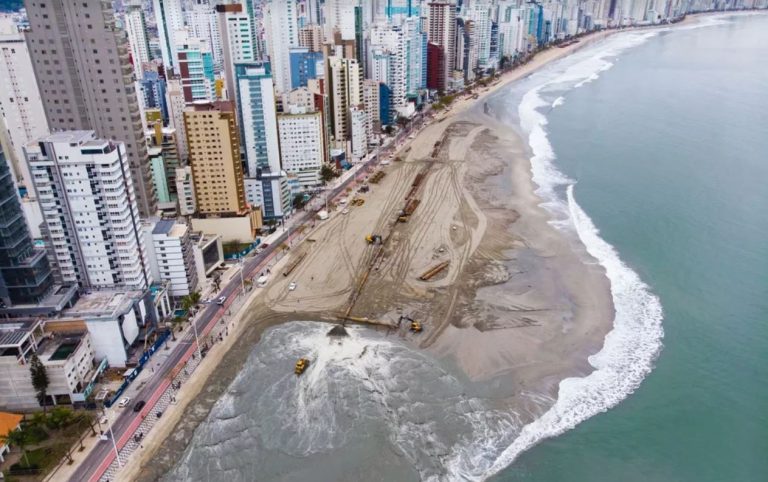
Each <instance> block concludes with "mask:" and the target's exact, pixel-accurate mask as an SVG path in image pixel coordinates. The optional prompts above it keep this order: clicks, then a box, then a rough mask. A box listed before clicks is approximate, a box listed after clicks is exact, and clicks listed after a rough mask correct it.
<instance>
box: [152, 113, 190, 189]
mask: <svg viewBox="0 0 768 482" xmlns="http://www.w3.org/2000/svg"><path fill="white" fill-rule="evenodd" d="M145 135H146V138H147V146H150V147H154V148H159V149H160V153H161V155H162V157H163V167H164V172H163V176H164V177H165V180H166V184H167V186H168V194H169V200H167V201H165V202H170V200H172V199H175V197H176V169H178V168H179V167H181V159H180V158H179V149H178V145H179V143H178V141H177V133H176V129H174V128H173V127H163V123H162V122H160V121H155V122H154V124H151V125H150V126H149V129H147V131H146V132H145ZM153 168H154V166H153ZM153 175H154V173H153ZM158 201H160V196H159V194H158Z"/></svg>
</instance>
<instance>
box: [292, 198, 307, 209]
mask: <svg viewBox="0 0 768 482" xmlns="http://www.w3.org/2000/svg"><path fill="white" fill-rule="evenodd" d="M306 204H307V202H306V201H305V200H304V195H303V194H300V195H298V196H296V197H295V198H293V209H295V210H297V211H299V210H301V209H303V208H304V206H305V205H306Z"/></svg>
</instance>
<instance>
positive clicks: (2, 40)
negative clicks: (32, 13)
mask: <svg viewBox="0 0 768 482" xmlns="http://www.w3.org/2000/svg"><path fill="white" fill-rule="evenodd" d="M0 86H2V87H1V88H0V90H2V94H0V124H3V125H0V132H2V131H5V133H6V134H7V137H8V143H9V146H8V150H7V152H6V153H5V157H6V160H7V161H8V163H9V164H10V167H11V173H12V174H13V175H14V179H15V180H16V182H21V183H22V184H23V185H24V186H25V187H26V188H27V190H28V191H30V192H32V193H34V189H33V187H32V179H31V177H30V176H29V168H28V167H27V163H26V162H25V161H24V146H25V145H27V144H28V143H29V142H32V141H34V140H36V139H38V138H40V137H42V136H44V135H46V134H48V121H47V120H46V118H45V110H44V109H43V104H42V103H41V102H40V91H39V90H38V88H37V82H36V81H35V71H34V69H33V68H32V60H31V59H30V56H29V50H28V48H27V44H26V43H25V42H24V34H23V33H20V32H19V31H18V30H17V29H16V26H15V25H14V24H13V21H12V20H11V18H10V17H0Z"/></svg>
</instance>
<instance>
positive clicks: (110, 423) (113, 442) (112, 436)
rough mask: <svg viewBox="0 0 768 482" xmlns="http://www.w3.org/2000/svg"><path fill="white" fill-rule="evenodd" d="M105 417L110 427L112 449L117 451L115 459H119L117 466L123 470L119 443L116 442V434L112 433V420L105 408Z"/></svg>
mask: <svg viewBox="0 0 768 482" xmlns="http://www.w3.org/2000/svg"><path fill="white" fill-rule="evenodd" d="M104 415H105V416H106V417H107V424H108V427H109V438H111V439H112V448H113V449H115V458H117V466H118V467H120V468H122V467H123V461H122V460H120V451H119V450H117V442H115V432H113V431H112V420H110V418H109V415H108V414H107V409H106V408H104Z"/></svg>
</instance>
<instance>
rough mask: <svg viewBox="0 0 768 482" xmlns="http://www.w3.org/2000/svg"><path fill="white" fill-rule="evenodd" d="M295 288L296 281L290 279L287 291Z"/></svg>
mask: <svg viewBox="0 0 768 482" xmlns="http://www.w3.org/2000/svg"><path fill="white" fill-rule="evenodd" d="M295 289H296V282H295V281H291V284H289V285H288V291H293V290H295Z"/></svg>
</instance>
